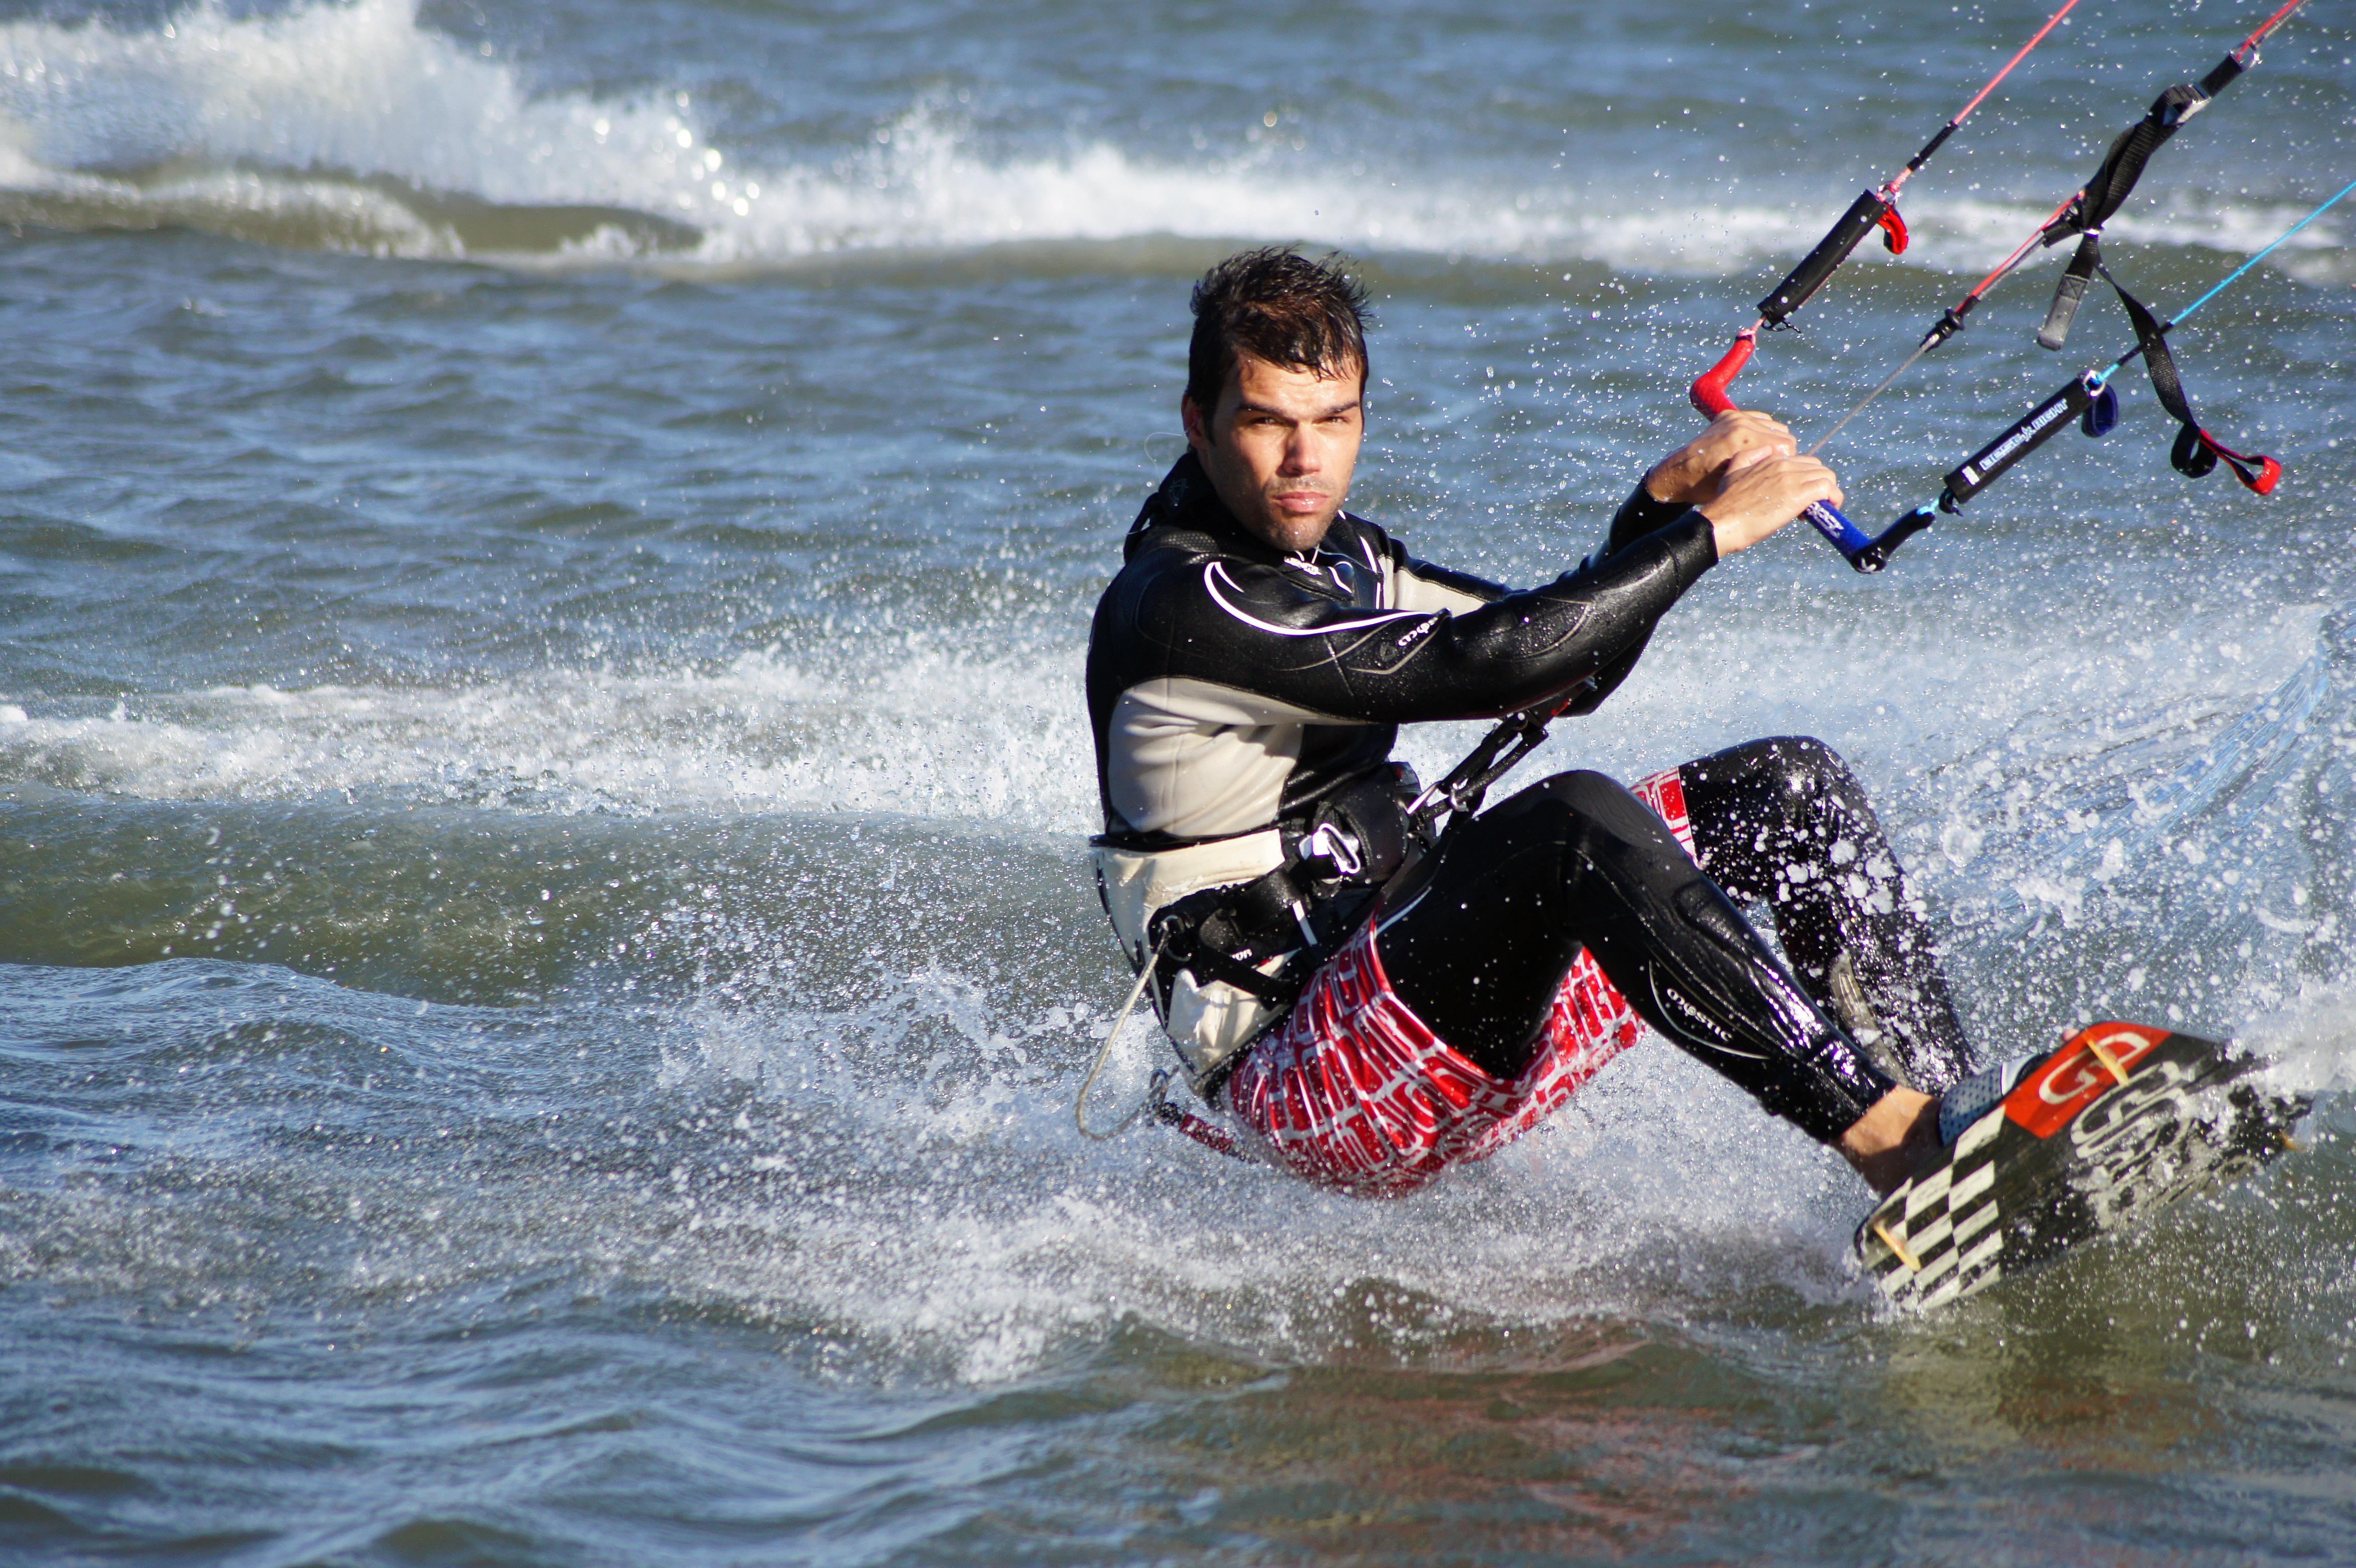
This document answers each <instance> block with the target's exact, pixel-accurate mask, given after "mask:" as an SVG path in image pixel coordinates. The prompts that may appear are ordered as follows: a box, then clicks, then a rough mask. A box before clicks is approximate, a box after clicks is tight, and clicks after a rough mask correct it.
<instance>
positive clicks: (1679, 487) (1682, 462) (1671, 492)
mask: <svg viewBox="0 0 2356 1568" xmlns="http://www.w3.org/2000/svg"><path fill="white" fill-rule="evenodd" d="M1799 449H1800V444H1799V443H1798V442H1796V441H1794V440H1793V439H1792V433H1791V431H1790V430H1789V429H1787V428H1785V426H1784V424H1783V422H1782V421H1781V420H1779V419H1775V418H1773V417H1772V416H1771V415H1768V414H1764V413H1760V412H1758V411H1757V410H1756V409H1748V408H1741V409H1732V410H1730V411H1728V412H1727V413H1721V414H1719V416H1718V417H1717V418H1716V419H1713V420H1711V421H1710V422H1709V428H1708V429H1707V430H1705V431H1703V432H1702V433H1701V434H1700V435H1697V436H1695V437H1694V438H1693V439H1692V440H1691V441H1688V442H1687V443H1686V444H1685V445H1684V446H1680V447H1678V448H1677V449H1676V451H1674V452H1672V453H1670V454H1669V455H1668V456H1665V457H1664V458H1662V459H1661V460H1660V461H1659V462H1658V463H1655V464H1654V465H1653V471H1652V472H1651V473H1649V474H1647V475H1645V476H1644V493H1645V494H1646V495H1648V496H1651V497H1652V498H1653V499H1655V500H1656V501H1673V502H1676V503H1678V504H1680V505H1684V506H1703V505H1706V504H1708V502H1710V501H1714V500H1716V499H1718V497H1719V491H1720V490H1721V489H1724V487H1725V482H1726V480H1727V478H1729V473H1728V469H1729V467H1730V466H1731V465H1733V464H1734V462H1735V460H1736V459H1737V458H1745V459H1746V461H1745V463H1744V465H1743V466H1744V467H1748V466H1749V465H1750V464H1751V463H1755V462H1757V461H1759V457H1789V456H1793V455H1794V454H1795V453H1797V452H1798V451H1799ZM1754 452H1755V453H1757V454H1759V456H1758V457H1754V456H1750V454H1751V453H1754Z"/></svg>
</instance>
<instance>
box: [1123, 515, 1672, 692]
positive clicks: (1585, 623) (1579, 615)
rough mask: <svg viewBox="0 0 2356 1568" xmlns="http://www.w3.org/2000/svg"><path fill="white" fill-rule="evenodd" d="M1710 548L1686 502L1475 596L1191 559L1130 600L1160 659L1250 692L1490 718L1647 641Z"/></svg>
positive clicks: (1168, 669)
mask: <svg viewBox="0 0 2356 1568" xmlns="http://www.w3.org/2000/svg"><path fill="white" fill-rule="evenodd" d="M1717 562H1718V546H1717V542H1716V540H1715V538H1714V537H1713V536H1712V534H1711V532H1710V528H1709V523H1708V520H1707V519H1704V518H1703V517H1701V516H1700V514H1699V513H1690V514H1688V515H1687V516H1686V517H1684V518H1681V519H1680V520H1679V521H1675V522H1672V523H1670V524H1669V525H1668V526H1667V527H1665V528H1661V529H1657V530H1655V531H1654V532H1650V533H1648V534H1646V535H1644V537H1643V538H1640V539H1638V540H1636V541H1634V542H1632V543H1630V544H1628V545H1627V546H1625V547H1624V548H1622V549H1620V550H1617V551H1615V552H1613V553H1612V555H1611V556H1610V557H1609V558H1608V559H1606V560H1604V561H1602V562H1601V563H1590V564H1584V565H1582V566H1580V568H1579V569H1578V570H1576V571H1573V572H1568V573H1565V574H1564V575H1562V576H1560V577H1558V578H1557V579H1556V580H1555V581H1554V582H1552V583H1549V584H1547V585H1546V586H1544V587H1541V588H1534V589H1531V590H1529V591H1527V592H1524V593H1515V594H1505V595H1502V596H1499V597H1498V598H1496V599H1494V600H1492V601H1489V602H1487V603H1484V604H1483V605H1481V606H1480V607H1478V608H1474V609H1467V610H1465V611H1463V612H1462V613H1456V612H1453V611H1451V610H1446V609H1430V610H1416V609H1407V608H1397V609H1388V610H1367V609H1365V608H1362V607H1355V606H1353V605H1350V604H1345V603H1342V602H1338V601H1336V600H1335V599H1333V598H1331V597H1328V596H1325V595H1323V594H1322V593H1319V592H1317V591H1315V589H1314V588H1313V587H1312V586H1309V585H1304V584H1303V583H1302V582H1301V579H1300V576H1299V575H1298V574H1297V573H1296V572H1295V571H1294V569H1293V568H1291V567H1289V566H1286V565H1283V564H1253V563H1248V562H1244V561H1238V560H1235V559H1233V558H1216V557H1215V558H1211V559H1207V560H1197V561H1196V562H1194V563H1192V564H1188V565H1187V566H1185V567H1183V568H1181V569H1179V570H1177V571H1175V572H1173V573H1171V574H1170V575H1167V576H1166V577H1164V578H1163V579H1162V582H1161V583H1160V584H1159V585H1158V586H1157V590H1156V591H1154V592H1151V593H1150V594H1148V595H1146V596H1144V600H1143V602H1141V604H1140V605H1139V607H1138V628H1137V629H1138V631H1139V632H1140V633H1141V635H1142V636H1143V638H1144V639H1146V641H1147V642H1148V643H1150V644H1154V645H1158V649H1157V651H1158V655H1159V657H1158V658H1156V659H1155V660H1154V662H1155V664H1156V665H1157V666H1158V668H1157V670H1156V671H1155V672H1156V673H1157V674H1160V675H1162V676H1164V677H1166V678H1174V679H1178V680H1183V681H1187V682H1203V683H1207V684H1211V685H1217V686H1226V687H1229V688H1231V689H1234V690H1237V691H1243V692H1250V693H1258V694H1259V695H1261V696H1263V697H1268V698H1272V699H1275V700H1276V701H1278V702H1281V703H1286V704H1288V705H1290V706H1292V707H1295V708H1298V709H1300V710H1302V711H1303V712H1305V713H1308V714H1316V715H1319V716H1320V717H1322V718H1323V719H1325V720H1327V721H1329V722H1337V723H1350V722H1356V723H1360V724H1412V723H1418V722H1420V721H1424V720H1430V719H1462V718H1494V717H1495V716H1497V715H1498V714H1506V713H1512V712H1515V710H1518V709H1521V708H1526V707H1528V706H1530V705H1532V704H1533V703H1539V702H1543V701H1546V700H1547V699H1548V698H1552V697H1557V696H1559V695H1560V694H1561V693H1564V692H1566V691H1568V690H1569V689H1570V688H1571V687H1573V686H1575V685H1578V684H1579V683H1580V682H1583V681H1588V680H1590V679H1592V678H1594V677H1595V676H1596V675H1597V674H1598V672H1599V671H1603V670H1605V669H1607V668H1609V667H1610V666H1611V665H1612V663H1613V662H1614V661H1615V660H1619V659H1620V658H1622V655H1624V654H1626V653H1627V652H1629V650H1632V649H1635V648H1639V647H1641V646H1642V645H1643V642H1644V639H1645V638H1646V637H1647V636H1649V635H1650V634H1651V632H1652V629H1653V626H1654V623H1655V622H1656V621H1658V620H1659V619H1660V618H1661V616H1662V615H1663V614H1664V613H1665V611H1666V610H1667V609H1668V607H1670V606H1671V605H1673V604H1675V603H1676V600H1677V597H1678V596H1679V595H1681V594H1683V593H1684V592H1685V591H1686V589H1687V588H1688V587H1690V586H1692V585H1693V584H1694V583H1695V581H1696V580H1697V579H1698V578H1699V577H1700V576H1701V575H1702V574H1703V573H1704V572H1707V571H1708V570H1709V568H1710V567H1711V566H1713V565H1715V564H1717Z"/></svg>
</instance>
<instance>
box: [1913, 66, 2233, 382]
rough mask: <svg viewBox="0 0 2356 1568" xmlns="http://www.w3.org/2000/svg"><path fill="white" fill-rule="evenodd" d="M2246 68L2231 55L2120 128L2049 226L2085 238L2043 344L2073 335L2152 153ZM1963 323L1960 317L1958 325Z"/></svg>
mask: <svg viewBox="0 0 2356 1568" xmlns="http://www.w3.org/2000/svg"><path fill="white" fill-rule="evenodd" d="M2243 70H2244V66H2243V64H2242V62H2241V61H2240V60H2238V59H2234V58H2233V56H2232V55H2227V56H2226V57H2225V58H2224V59H2222V60H2220V61H2218V62H2217V64H2216V66H2215V68H2214V69H2212V70H2211V71H2210V72H2209V74H2208V75H2206V76H2204V77H2202V78H2201V81H2200V82H2199V83H2198V84H2197V85H2195V84H2193V83H2190V82H2179V83H2177V84H2176V85H2175V86H2174V87H2171V88H2169V90H2168V91H2165V92H2163V93H2161V94H2160V95H2159V96H2158V98H2155V99H2153V100H2152V102H2151V107H2150V108H2149V109H2147V110H2146V111H2145V112H2144V117H2143V118H2142V119H2140V120H2138V121H2136V123H2135V124H2132V125H2130V126H2128V127H2127V128H2126V130H2124V131H2122V132H2120V133H2119V134H2118V136H2117V137H2116V138H2115V140H2114V141H2113V142H2112V143H2111V147H2110V151H2108V152H2106V153H2104V155H2103V163H2102V166H2101V167H2100V168H2097V169H2096V170H2095V171H2094V178H2092V179H2090V180H2088V181H2087V182H2086V183H2085V184H2084V185H2083V186H2082V187H2080V188H2079V190H2078V194H2077V195H2076V196H2074V197H2072V198H2071V199H2070V204H2069V206H2067V207H2065V208H2063V209H2061V215H2060V216H2058V217H2057V218H2055V219H2054V220H2053V221H2051V223H2048V224H2047V225H2046V226H2045V243H2046V244H2047V245H2048V246H2053V245H2058V244H2060V243H2061V242H2062V241H2064V240H2066V239H2068V238H2069V237H2070V236H2071V235H2072V234H2083V235H2084V236H2085V238H2084V239H2083V240H2082V241H2081V242H2079V245H2078V253H2077V255H2075V256H2074V257H2072V259H2071V262H2070V265H2069V268H2068V269H2067V270H2066V271H2064V272H2063V273H2062V274H2061V281H2060V282H2058V283H2056V284H2055V285H2054V286H2053V303H2052V305H2051V306H2049V307H2047V310H2046V312H2045V325H2044V326H2043V327H2042V328H2040V329H2039V331H2038V334H2037V341H2038V344H2039V346H2040V347H2041V348H2046V349H2059V348H2061V345H2062V344H2063V342H2065V341H2066V340H2067V339H2068V338H2069V336H2070V323H2071V322H2072V320H2073V319H2074V318H2075V317H2077V314H2078V305H2079V302H2080V301H2082V300H2083V299H2084V298H2085V297H2086V287H2087V283H2088V280H2089V279H2091V278H2092V277H2093V275H2094V269H2095V268H2096V267H2098V266H2100V265H2101V264H2102V262H2101V247H2100V245H2099V244H2098V240H2099V238H2100V236H2101V234H2102V231H2103V225H2104V224H2105V223H2107V222H2109V221H2110V220H2111V215H2112V214H2113V213H2115V212H2116V211H2117V210H2118V209H2120V207H2121V206H2123V205H2125V203H2126V199H2127V196H2128V193H2129V192H2131V191H2133V190H2134V189H2135V188H2136V181H2137V180H2138V179H2141V178H2142V177H2143V169H2144V165H2146V164H2147V163H2149V162H2150V161H2151V155H2152V154H2154V153H2156V152H2158V150H2159V148H2160V145H2161V144H2162V143H2164V142H2166V141H2167V140H2168V138H2169V137H2170V136H2173V135H2174V134H2176V133H2177V131H2178V129H2179V127H2181V126H2182V125H2183V124H2184V122H2186V121H2187V120H2190V118H2192V116H2193V115H2195V114H2198V113H2201V110H2202V109H2203V108H2205V107H2207V106H2208V102H2209V100H2211V98H2214V97H2215V96H2216V95H2217V94H2218V93H2219V92H2221V91H2223V90H2224V89H2225V87H2226V85H2227V84H2228V83H2230V82H2231V81H2233V79H2234V78H2235V77H2237V76H2239V75H2241V74H2242V71H2243ZM1949 314H1950V315H1951V316H1952V315H1953V314H1954V312H1952V311H1951V312H1949ZM1961 325H1962V322H1961V321H1960V320H1958V321H1957V322H1956V326H1958V327H1960V326H1961Z"/></svg>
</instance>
